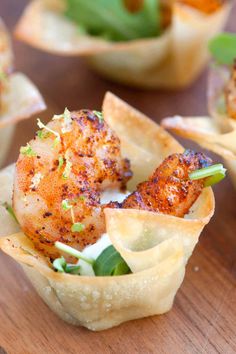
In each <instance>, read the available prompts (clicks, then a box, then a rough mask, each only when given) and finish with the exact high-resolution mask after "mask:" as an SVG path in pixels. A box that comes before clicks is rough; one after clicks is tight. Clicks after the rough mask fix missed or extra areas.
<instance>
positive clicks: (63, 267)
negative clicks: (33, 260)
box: [53, 257, 80, 275]
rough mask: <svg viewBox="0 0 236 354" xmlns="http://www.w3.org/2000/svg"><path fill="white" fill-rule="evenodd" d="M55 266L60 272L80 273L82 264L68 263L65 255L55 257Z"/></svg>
mask: <svg viewBox="0 0 236 354" xmlns="http://www.w3.org/2000/svg"><path fill="white" fill-rule="evenodd" d="M53 267H54V268H55V269H56V270H57V271H58V272H60V273H70V274H77V275H79V270H80V266H79V265H74V264H68V263H67V262H66V260H65V258H64V257H61V258H57V259H55V260H54V261H53Z"/></svg>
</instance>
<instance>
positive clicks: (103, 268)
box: [93, 245, 131, 276]
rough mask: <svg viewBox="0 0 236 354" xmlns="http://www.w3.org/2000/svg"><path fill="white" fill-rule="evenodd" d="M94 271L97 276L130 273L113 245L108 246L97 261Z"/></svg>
mask: <svg viewBox="0 0 236 354" xmlns="http://www.w3.org/2000/svg"><path fill="white" fill-rule="evenodd" d="M93 270H94V273H95V275H97V276H109V275H114V276H115V275H122V274H128V273H130V272H131V271H130V269H129V266H128V265H127V263H126V262H125V260H124V259H123V258H122V257H121V255H120V254H119V253H118V252H117V250H116V249H115V247H114V246H113V245H111V246H108V247H107V248H106V249H105V250H104V251H103V252H102V253H101V254H100V255H99V256H98V258H97V259H96V261H95V263H94V265H93Z"/></svg>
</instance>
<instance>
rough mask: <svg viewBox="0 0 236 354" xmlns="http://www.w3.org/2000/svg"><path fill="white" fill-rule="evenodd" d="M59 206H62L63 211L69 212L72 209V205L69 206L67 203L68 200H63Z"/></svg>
mask: <svg viewBox="0 0 236 354" xmlns="http://www.w3.org/2000/svg"><path fill="white" fill-rule="evenodd" d="M61 206H62V209H63V210H66V211H67V210H70V209H71V208H73V207H72V205H70V204H69V203H68V200H66V199H64V200H63V201H62V202H61Z"/></svg>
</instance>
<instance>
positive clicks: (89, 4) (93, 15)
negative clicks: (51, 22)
mask: <svg viewBox="0 0 236 354" xmlns="http://www.w3.org/2000/svg"><path fill="white" fill-rule="evenodd" d="M66 4H67V8H66V11H65V16H67V17H68V18H69V19H71V20H72V21H74V22H76V23H77V24H78V26H79V27H80V28H82V30H83V31H86V32H87V33H88V34H90V35H93V36H101V37H103V38H105V39H110V40H113V41H127V40H133V39H138V38H148V37H154V36H157V35H159V34H160V23H161V21H160V4H159V1H158V0H144V1H143V5H142V8H141V9H140V10H139V11H138V12H135V13H131V12H129V11H128V10H127V9H126V7H125V5H124V3H123V0H95V1H88V0H67V1H66Z"/></svg>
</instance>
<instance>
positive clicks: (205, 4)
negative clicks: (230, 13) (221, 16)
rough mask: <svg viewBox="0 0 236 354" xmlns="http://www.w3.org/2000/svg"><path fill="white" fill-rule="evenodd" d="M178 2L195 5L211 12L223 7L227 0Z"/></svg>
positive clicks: (185, 0) (181, 0) (199, 8)
mask: <svg viewBox="0 0 236 354" xmlns="http://www.w3.org/2000/svg"><path fill="white" fill-rule="evenodd" d="M178 2H180V3H182V4H185V5H188V6H191V7H194V8H195V9H197V10H199V11H201V12H204V13H206V14H211V13H213V12H215V11H217V10H218V9H219V8H221V7H222V5H223V4H224V3H225V2H226V0H207V1H206V0H178Z"/></svg>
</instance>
